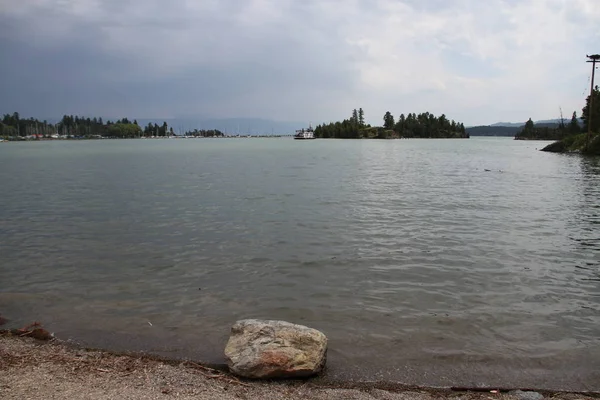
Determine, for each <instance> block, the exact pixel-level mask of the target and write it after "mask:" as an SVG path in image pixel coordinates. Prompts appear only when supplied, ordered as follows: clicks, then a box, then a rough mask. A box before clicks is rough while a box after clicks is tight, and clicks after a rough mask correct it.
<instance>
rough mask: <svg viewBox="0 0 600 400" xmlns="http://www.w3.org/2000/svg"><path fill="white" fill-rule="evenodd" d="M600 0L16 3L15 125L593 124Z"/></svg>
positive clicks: (8, 91) (2, 17) (6, 52)
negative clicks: (432, 118)
mask: <svg viewBox="0 0 600 400" xmlns="http://www.w3.org/2000/svg"><path fill="white" fill-rule="evenodd" d="M599 21H600V1H598V0H485V1H483V0H343V1H342V0H169V1H167V0H0V113H6V112H13V111H19V112H20V113H21V114H22V115H24V116H27V117H29V116H35V117H42V118H48V117H54V116H61V115H63V114H66V113H68V114H80V115H88V116H94V115H102V116H105V117H118V116H129V117H134V118H174V117H183V116H194V117H202V118H209V117H210V118H221V117H226V118H228V117H260V118H268V119H274V120H282V121H285V120H293V121H309V120H310V121H313V122H314V121H331V120H338V119H342V118H346V117H348V116H349V114H350V111H351V110H352V108H358V107H363V108H364V110H365V114H366V117H367V121H368V122H371V123H377V124H380V123H381V118H382V116H383V114H384V112H385V111H387V110H389V111H391V112H392V113H393V114H394V115H396V116H397V115H399V114H400V113H402V112H403V113H409V112H417V113H418V112H421V111H430V112H433V113H436V114H440V113H445V114H446V115H447V116H448V117H449V118H453V119H456V120H459V121H462V122H464V123H465V124H466V125H474V124H487V123H493V122H497V121H524V120H526V119H527V118H529V117H532V118H533V119H546V118H556V117H557V116H558V115H559V107H562V109H563V112H564V113H565V115H569V116H570V114H571V113H572V111H573V110H577V111H578V113H579V112H580V110H581V108H582V106H583V101H584V98H585V95H586V93H587V90H589V87H588V85H589V76H590V73H591V68H590V64H586V63H585V60H586V59H585V55H586V54H591V53H600V25H599Z"/></svg>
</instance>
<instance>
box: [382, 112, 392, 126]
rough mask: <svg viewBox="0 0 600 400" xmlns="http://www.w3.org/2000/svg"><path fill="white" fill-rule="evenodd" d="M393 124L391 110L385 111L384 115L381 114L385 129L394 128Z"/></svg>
mask: <svg viewBox="0 0 600 400" xmlns="http://www.w3.org/2000/svg"><path fill="white" fill-rule="evenodd" d="M394 125H395V123H394V116H393V115H392V113H391V112H389V111H386V113H385V115H384V116H383V127H384V128H385V129H394Z"/></svg>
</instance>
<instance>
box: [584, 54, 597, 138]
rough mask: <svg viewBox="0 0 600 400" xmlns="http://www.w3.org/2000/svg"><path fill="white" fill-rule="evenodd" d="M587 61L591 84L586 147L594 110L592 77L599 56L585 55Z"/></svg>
mask: <svg viewBox="0 0 600 400" xmlns="http://www.w3.org/2000/svg"><path fill="white" fill-rule="evenodd" d="M585 56H586V57H587V58H589V60H588V61H587V62H589V63H592V84H591V87H590V104H588V137H587V145H588V146H589V145H590V141H591V139H592V110H593V109H594V108H593V106H594V75H595V73H596V63H597V62H600V54H593V55H591V56H588V55H587V54H586V55H585Z"/></svg>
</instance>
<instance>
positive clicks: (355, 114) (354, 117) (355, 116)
mask: <svg viewBox="0 0 600 400" xmlns="http://www.w3.org/2000/svg"><path fill="white" fill-rule="evenodd" d="M351 121H352V123H354V124H356V125H358V123H359V122H358V111H356V108H355V109H354V110H352V118H351Z"/></svg>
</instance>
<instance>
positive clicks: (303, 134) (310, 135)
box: [294, 126, 315, 140]
mask: <svg viewBox="0 0 600 400" xmlns="http://www.w3.org/2000/svg"><path fill="white" fill-rule="evenodd" d="M314 138H315V131H314V130H313V128H312V127H310V126H309V127H308V129H304V128H303V129H299V130H297V131H296V134H295V135H294V139H298V140H307V139H314Z"/></svg>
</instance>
